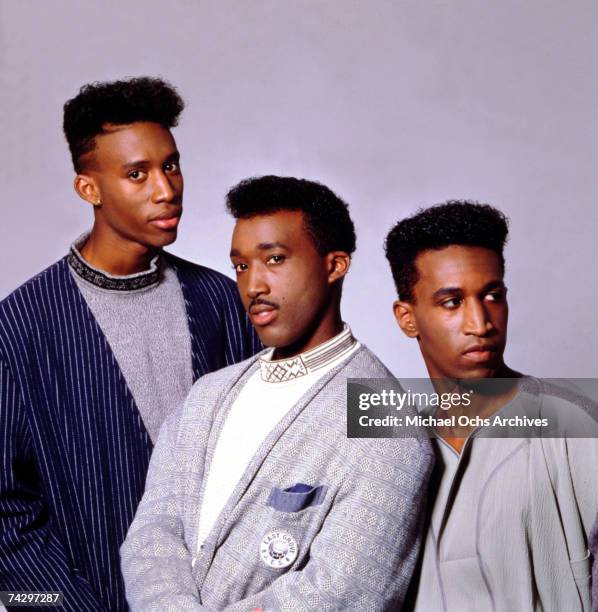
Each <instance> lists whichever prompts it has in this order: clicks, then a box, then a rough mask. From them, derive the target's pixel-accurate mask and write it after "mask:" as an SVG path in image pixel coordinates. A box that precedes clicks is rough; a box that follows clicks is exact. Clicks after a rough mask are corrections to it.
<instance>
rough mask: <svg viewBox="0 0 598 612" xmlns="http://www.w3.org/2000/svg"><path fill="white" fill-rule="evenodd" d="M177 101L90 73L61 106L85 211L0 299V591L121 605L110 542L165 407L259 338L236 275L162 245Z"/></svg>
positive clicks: (176, 182) (178, 189)
mask: <svg viewBox="0 0 598 612" xmlns="http://www.w3.org/2000/svg"><path fill="white" fill-rule="evenodd" d="M182 109H183V101H182V100H181V98H180V97H179V95H178V94H177V92H176V91H175V90H174V89H173V88H172V87H171V86H170V85H168V84H167V83H165V82H164V81H162V80H160V79H151V78H138V79H130V80H127V81H115V82H108V83H93V84H90V85H86V86H84V87H83V88H82V89H81V91H80V92H79V94H78V95H77V96H76V97H74V98H73V99H72V100H69V101H68V102H67V103H66V105H65V107H64V132H65V135H66V139H67V141H68V144H69V148H70V152H71V156H72V161H73V164H74V167H75V172H76V176H75V180H74V187H75V190H76V192H77V194H78V195H79V196H80V197H81V198H82V199H83V200H85V201H86V202H88V203H89V204H91V206H92V207H93V212H94V222H93V227H92V229H91V231H90V232H89V233H86V234H84V235H83V236H81V237H80V238H79V239H77V240H75V242H74V243H73V244H72V246H71V248H70V252H69V254H68V255H67V256H66V257H64V258H63V259H61V260H60V261H58V262H57V263H55V264H54V265H52V266H50V267H49V268H48V269H47V270H45V271H43V272H41V273H40V274H38V275H37V276H36V277H34V278H33V279H31V280H30V281H28V282H26V283H25V284H24V285H23V286H21V287H20V288H19V289H17V290H16V291H15V292H14V293H13V294H11V295H10V296H9V297H7V298H6V299H5V300H3V301H2V302H1V303H0V402H1V405H0V439H2V440H3V441H4V446H3V448H2V457H1V463H0V591H1V590H6V591H48V590H50V591H61V592H62V593H63V595H64V604H63V605H64V609H65V610H73V611H77V612H82V611H90V612H91V611H93V612H97V611H98V610H126V609H127V604H126V600H125V597H124V586H123V583H122V577H121V572H120V559H119V548H120V545H121V544H122V542H123V540H124V537H125V534H126V532H127V529H128V527H129V525H130V523H131V520H132V519H133V516H134V513H135V509H136V507H137V504H138V502H139V500H140V499H141V495H142V493H143V487H144V482H145V475H146V471H147V467H148V464H149V458H150V454H151V450H152V445H153V442H154V441H155V439H156V437H157V434H158V430H159V428H160V426H161V424H162V421H163V420H164V419H165V417H166V416H167V414H169V413H170V412H172V411H173V410H174V409H175V408H177V407H179V406H180V405H181V404H182V403H183V401H184V399H185V397H186V395H187V393H188V391H189V389H190V388H191V385H192V384H193V381H194V380H196V379H197V378H198V377H199V376H201V375H203V374H205V373H206V372H210V371H212V370H215V369H218V368H221V367H223V366H226V365H228V364H231V363H234V362H237V361H240V360H242V359H245V358H247V357H248V356H250V355H251V354H253V353H254V352H255V350H257V348H258V347H259V343H258V342H257V339H256V338H255V337H254V334H253V330H251V329H250V326H249V325H248V322H247V320H246V316H245V314H244V312H243V309H242V305H241V303H240V301H239V299H238V295H237V292H236V289H235V286H234V283H233V282H232V281H230V280H229V279H228V278H227V277H225V276H224V275H222V274H220V273H218V272H215V271H213V270H210V269H208V268H204V267H202V266H196V265H194V264H191V263H189V262H187V261H184V260H182V259H179V258H177V257H173V256H172V255H168V254H166V253H164V252H163V251H162V248H163V247H165V246H166V245H168V244H171V243H172V242H174V240H175V239H176V236H177V227H178V223H179V219H180V216H181V213H182V199H183V176H182V173H181V167H180V159H179V157H180V156H179V152H178V150H177V146H176V143H175V140H174V138H173V136H172V133H171V128H172V127H174V126H175V125H176V124H177V119H178V117H179V114H180V112H181V111H182Z"/></svg>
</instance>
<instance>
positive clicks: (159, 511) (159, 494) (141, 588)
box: [120, 409, 203, 612]
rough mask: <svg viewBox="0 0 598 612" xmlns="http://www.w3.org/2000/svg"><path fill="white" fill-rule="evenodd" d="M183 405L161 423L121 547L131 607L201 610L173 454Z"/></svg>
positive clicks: (182, 485) (180, 476)
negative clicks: (142, 489) (133, 513)
mask: <svg viewBox="0 0 598 612" xmlns="http://www.w3.org/2000/svg"><path fill="white" fill-rule="evenodd" d="M181 410H182V409H180V410H178V411H176V412H175V413H173V414H172V415H171V416H170V417H169V418H168V419H167V420H166V421H165V422H164V424H163V425H162V428H161V429H160V435H159V436H158V440H157V442H156V445H155V447H154V451H153V453H152V458H151V461H150V466H149V471H148V475H147V479H146V484H145V493H144V494H143V498H142V500H141V503H140V504H139V507H138V508H137V514H136V515H135V519H134V520H133V523H132V524H131V527H130V528H129V532H128V533H127V537H126V539H125V541H124V543H123V545H122V547H121V549H120V554H121V568H122V572H123V577H124V580H125V589H126V595H127V601H128V603H129V605H130V607H131V609H132V610H155V611H156V612H158V611H163V610H173V609H174V610H179V609H183V610H202V609H203V608H202V607H201V606H200V604H199V593H198V590H197V587H196V585H195V581H194V579H193V576H192V574H191V559H192V557H191V554H190V552H189V550H188V549H187V546H186V545H185V542H184V533H183V522H182V516H183V507H182V503H181V500H182V499H183V498H184V493H185V482H186V478H185V474H184V466H183V467H182V468H181V467H180V466H178V465H177V459H176V454H175V451H174V449H175V447H176V438H177V431H178V423H179V419H180V414H181Z"/></svg>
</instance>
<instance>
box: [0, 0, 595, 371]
mask: <svg viewBox="0 0 598 612" xmlns="http://www.w3.org/2000/svg"><path fill="white" fill-rule="evenodd" d="M597 21H598V2H596V1H583V0H576V1H574V2H567V3H565V2H562V1H560V0H559V1H554V0H541V1H540V0H526V2H521V1H520V0H517V1H514V0H501V2H492V3H491V2H479V1H478V0H451V1H433V0H430V1H428V2H416V1H415V0H403V1H400V0H394V1H386V0H368V1H366V0H363V1H355V0H322V1H315V0H287V1H285V2H281V1H280V0H229V1H226V2H222V1H203V0H202V1H192V0H169V2H164V1H158V0H143V1H141V0H128V1H127V2H117V1H103V2H100V1H99V0H98V1H94V2H92V1H87V2H80V1H78V0H52V1H48V2H41V1H35V0H19V2H12V1H9V0H1V2H0V121H1V124H0V128H1V134H2V146H1V155H2V159H1V162H2V223H1V224H0V266H1V268H0V269H1V274H0V298H1V297H4V296H6V295H7V294H8V293H9V292H10V291H12V290H13V289H14V288H15V287H17V286H18V285H19V284H20V283H21V282H23V281H24V280H26V279H27V278H29V277H30V276H32V275H33V274H35V273H36V272H38V271H39V270H41V269H43V268H44V267H46V266H47V265H49V264H50V263H52V262H53V261H54V260H56V259H58V258H59V257H61V256H62V255H63V254H64V253H65V251H66V249H67V247H68V244H69V243H70V241H71V240H72V239H73V238H74V237H75V236H77V235H78V234H79V233H80V232H82V231H83V230H84V229H85V228H86V227H87V226H88V225H89V224H90V220H91V211H90V210H89V208H88V207H87V206H86V205H85V204H84V203H83V202H82V201H81V200H79V199H78V198H77V197H76V195H75V193H74V191H73V189H72V179H73V172H72V169H71V165H70V160H69V157H68V151H67V147H66V143H65V142H64V140H63V136H62V133H61V121H62V104H63V103H64V102H65V100H66V99H68V98H70V97H72V96H73V95H74V94H75V93H76V91H77V90H78V88H79V87H80V85H82V84H83V83H85V82H88V81H92V80H104V79H114V78H119V77H124V76H135V75H141V74H150V75H161V76H163V77H165V78H167V79H169V80H170V81H172V82H173V83H174V84H176V85H177V86H178V87H179V89H180V92H181V93H182V95H183V96H184V98H185V99H186V101H187V110H186V111H185V113H184V115H183V118H182V122H181V125H180V127H179V128H178V129H177V130H176V132H175V136H176V138H177V141H178V144H179V148H180V149H181V152H182V156H183V164H184V165H183V169H184V172H185V181H186V193H185V205H186V212H185V216H184V218H183V223H182V226H181V232H180V235H179V236H180V237H179V240H178V241H177V243H176V244H175V245H174V246H173V247H172V248H171V250H172V251H173V252H175V253H177V254H179V255H181V256H184V257H187V258H189V259H192V260H195V261H199V262H201V263H204V264H206V265H208V266H211V267H214V268H216V269H219V270H222V271H224V272H226V273H227V274H231V270H230V266H229V263H228V259H227V253H228V246H229V239H230V232H231V228H232V222H231V220H230V219H229V218H228V217H227V216H226V214H225V212H224V209H223V196H224V194H225V192H226V190H227V189H228V188H229V187H230V186H231V185H233V184H234V183H236V182H237V181H238V180H239V179H241V178H244V177H247V176H250V175H259V174H264V173H277V174H289V175H296V176H302V177H307V178H312V179H317V180H320V181H322V182H324V183H326V184H328V185H329V186H330V187H332V188H333V189H334V190H336V191H337V192H338V193H339V194H340V195H341V196H343V197H344V198H345V199H346V200H348V201H349V202H350V204H351V210H352V214H353V217H354V219H355V221H356V225H357V229H358V250H357V253H356V256H355V259H354V265H353V269H352V271H351V274H350V278H349V280H348V282H347V283H346V285H345V286H346V294H345V302H344V316H345V319H346V320H347V321H349V322H350V324H351V325H352V327H353V330H354V332H355V333H356V335H357V336H358V337H360V338H361V339H362V340H363V341H364V342H366V343H367V344H368V345H369V346H370V347H371V348H372V349H373V350H374V351H376V352H377V353H378V354H379V355H380V356H381V357H382V359H383V360H384V361H386V362H387V364H388V365H389V367H390V368H391V369H392V370H393V371H394V372H395V373H397V374H399V375H401V376H404V377H417V376H424V375H425V370H424V367H423V363H422V361H421V357H420V355H419V351H418V350H417V346H416V343H415V342H413V341H409V340H408V339H407V338H405V337H404V336H403V335H402V334H401V333H400V331H399V329H398V328H397V326H396V324H395V322H394V319H393V317H392V312H391V304H392V301H393V299H394V289H393V287H392V281H391V277H390V272H389V270H388V268H387V264H386V261H385V259H384V257H383V252H382V240H383V237H384V236H385V234H386V232H387V231H388V229H389V228H390V226H391V225H392V224H393V222H394V221H395V220H396V219H398V218H399V217H402V216H405V215H407V214H410V213H412V212H413V211H414V210H415V209H417V208H418V207H419V206H425V205H429V204H434V203H437V202H440V201H443V200H445V199H447V198H472V199H477V200H480V201H487V202H490V203H492V204H494V205H495V206H497V207H499V208H501V209H502V210H503V211H504V212H505V213H507V215H508V216H509V217H510V218H511V221H512V223H511V241H510V244H509V246H508V249H507V253H506V256H507V266H508V270H507V283H508V285H509V290H510V297H509V299H510V305H511V320H510V340H509V346H508V350H507V360H508V362H509V363H510V365H511V366H512V367H515V368H518V369H520V370H522V371H525V372H529V373H534V374H536V375H541V376H570V377H590V376H596V375H597V374H598V372H597V368H596V359H595V347H596V345H597V342H596V341H597V339H598V308H597V307H596V300H597V298H598V291H597V289H598V280H597V276H598V275H597V273H596V262H597V261H598V243H597V240H596V236H595V234H596V230H597V229H598V207H597V206H596V202H595V197H596V193H597V187H598V185H597V182H598V179H597V177H598V173H597V168H596V165H597V162H598V122H597V111H596V109H597V102H598V79H596V65H597V64H598V37H597V36H596V31H597Z"/></svg>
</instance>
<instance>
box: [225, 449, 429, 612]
mask: <svg viewBox="0 0 598 612" xmlns="http://www.w3.org/2000/svg"><path fill="white" fill-rule="evenodd" d="M374 444H375V445H376V446H377V447H378V449H379V452H381V453H382V454H385V453H384V449H388V448H390V445H392V444H401V445H403V447H404V450H403V451H402V453H403V457H404V458H405V459H406V460H407V461H406V464H404V465H403V466H402V468H404V469H401V470H400V471H399V474H400V475H399V476H398V477H397V472H396V470H393V469H388V471H387V472H386V473H385V470H384V468H383V467H382V466H384V465H386V466H387V467H389V464H388V461H386V462H384V461H381V462H379V461H376V460H375V461H371V458H372V455H371V454H369V455H364V456H361V457H360V458H359V460H358V461H357V462H356V463H355V465H354V468H353V473H352V476H351V479H350V483H347V485H346V486H344V487H343V490H342V491H341V494H340V498H337V499H336V500H335V502H334V504H333V506H332V508H331V510H330V512H329V514H328V516H327V517H326V520H325V521H324V524H323V526H322V529H321V530H320V532H319V533H318V535H317V536H316V537H315V538H314V540H313V542H312V544H311V546H310V552H309V559H308V561H307V563H306V565H305V566H304V567H303V568H302V569H301V570H300V571H292V572H287V573H286V574H283V575H282V576H280V577H279V578H278V579H277V580H275V581H274V582H273V583H272V584H271V585H270V586H269V587H268V588H266V589H264V590H263V591H261V592H258V593H255V594H253V595H251V596H250V597H248V598H246V599H243V600H241V601H238V602H235V603H234V604H231V605H229V606H227V607H226V608H225V610H227V611H229V612H247V611H249V610H252V609H254V608H255V609H261V610H263V612H274V611H276V610H291V611H293V612H295V611H296V612H300V611H301V612H303V611H306V612H307V611H309V610H321V611H324V610H326V611H333V610H334V611H338V612H340V611H344V610H368V611H382V610H400V609H401V606H402V603H403V601H404V599H405V596H406V593H407V588H408V586H409V582H410V580H411V576H412V574H413V571H414V569H415V565H416V562H417V557H418V554H419V549H420V545H421V542H422V526H423V518H424V514H425V512H424V506H425V499H426V493H427V486H428V480H429V476H430V473H431V469H432V464H433V454H432V450H431V446H430V442H429V440H419V441H418V440H415V439H402V440H396V439H395V440H377V441H375V442H374ZM370 448H371V447H370ZM379 458H381V457H379ZM375 466H377V467H379V468H382V469H380V470H379V471H378V472H377V473H376V474H374V473H372V468H374V467H375ZM391 473H392V474H394V475H393V476H391Z"/></svg>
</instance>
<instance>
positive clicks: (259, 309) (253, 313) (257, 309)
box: [249, 304, 278, 327]
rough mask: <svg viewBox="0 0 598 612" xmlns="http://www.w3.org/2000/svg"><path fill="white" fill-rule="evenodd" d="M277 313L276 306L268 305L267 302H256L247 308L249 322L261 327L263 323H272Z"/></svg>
mask: <svg viewBox="0 0 598 612" xmlns="http://www.w3.org/2000/svg"><path fill="white" fill-rule="evenodd" d="M277 315H278V308H277V307H275V306H270V305H269V304H256V305H255V306H250V308H249V318H250V319H251V322H252V323H253V324H254V325H256V326H258V327H263V326H264V325H268V324H269V323H272V321H273V320H274V319H275V318H276V316H277Z"/></svg>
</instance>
